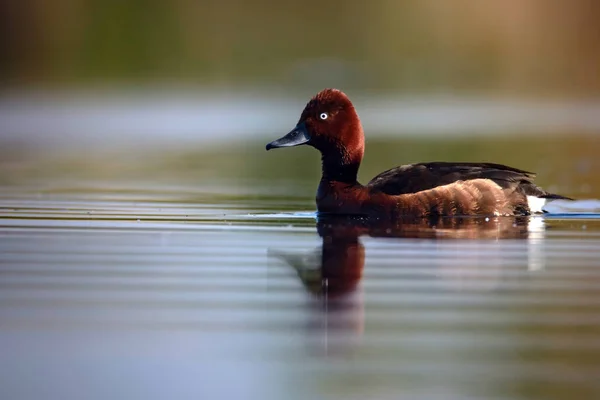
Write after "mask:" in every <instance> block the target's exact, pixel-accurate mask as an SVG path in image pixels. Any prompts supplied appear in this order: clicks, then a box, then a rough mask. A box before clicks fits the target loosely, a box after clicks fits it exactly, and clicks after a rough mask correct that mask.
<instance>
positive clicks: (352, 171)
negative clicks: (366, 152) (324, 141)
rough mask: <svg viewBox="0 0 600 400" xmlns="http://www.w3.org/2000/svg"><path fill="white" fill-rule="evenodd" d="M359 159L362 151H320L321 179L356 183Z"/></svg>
mask: <svg viewBox="0 0 600 400" xmlns="http://www.w3.org/2000/svg"><path fill="white" fill-rule="evenodd" d="M361 160H362V152H361V154H360V155H352V154H348V153H347V152H344V151H339V152H326V153H322V154H321V162H322V177H321V179H322V180H327V181H335V182H343V183H348V184H356V183H358V181H357V177H358V168H359V167H360V162H361Z"/></svg>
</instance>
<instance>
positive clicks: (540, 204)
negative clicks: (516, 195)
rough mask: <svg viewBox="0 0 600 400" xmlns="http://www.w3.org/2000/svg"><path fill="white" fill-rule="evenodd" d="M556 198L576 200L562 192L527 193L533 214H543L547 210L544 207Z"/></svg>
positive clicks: (528, 203) (530, 210)
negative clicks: (537, 194) (563, 194)
mask: <svg viewBox="0 0 600 400" xmlns="http://www.w3.org/2000/svg"><path fill="white" fill-rule="evenodd" d="M554 200H574V199H572V198H570V197H566V196H561V195H560V194H553V193H544V194H542V195H539V196H536V195H527V205H528V206H529V212H531V213H532V214H542V213H545V212H546V211H545V210H544V207H545V206H546V204H548V203H550V202H552V201H554Z"/></svg>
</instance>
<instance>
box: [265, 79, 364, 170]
mask: <svg viewBox="0 0 600 400" xmlns="http://www.w3.org/2000/svg"><path fill="white" fill-rule="evenodd" d="M301 144H307V145H309V146H312V147H314V148H316V149H317V150H319V151H321V153H322V154H323V156H324V157H327V156H339V162H340V163H342V164H346V163H351V162H352V163H360V161H361V160H362V156H363V152H364V135H363V130H362V126H361V124H360V120H359V118H358V114H357V113H356V110H355V109H354V106H353V105H352V102H351V101H350V99H348V96H346V95H345V94H344V93H343V92H342V91H340V90H337V89H325V90H322V91H321V92H319V93H318V94H317V95H316V96H314V97H313V98H312V99H311V100H310V101H309V102H308V104H306V107H304V110H303V111H302V115H301V116H300V120H299V121H298V124H297V125H296V127H295V128H294V129H292V131H291V132H289V133H288V134H287V135H285V136H284V137H282V138H280V139H277V140H275V141H273V142H271V143H269V144H267V150H270V149H273V148H279V147H291V146H298V145H301ZM336 158H337V157H336Z"/></svg>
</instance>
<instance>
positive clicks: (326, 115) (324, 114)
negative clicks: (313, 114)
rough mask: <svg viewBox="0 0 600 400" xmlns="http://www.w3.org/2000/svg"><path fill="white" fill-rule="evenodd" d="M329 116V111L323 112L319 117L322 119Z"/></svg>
mask: <svg viewBox="0 0 600 400" xmlns="http://www.w3.org/2000/svg"><path fill="white" fill-rule="evenodd" d="M328 117H329V114H327V113H321V115H319V118H321V119H327V118H328Z"/></svg>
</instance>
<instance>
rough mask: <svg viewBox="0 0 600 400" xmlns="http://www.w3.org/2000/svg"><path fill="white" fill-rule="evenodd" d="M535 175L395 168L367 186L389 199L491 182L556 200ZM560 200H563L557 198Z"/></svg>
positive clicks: (476, 167) (443, 165) (472, 166)
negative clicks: (536, 181) (453, 185)
mask: <svg viewBox="0 0 600 400" xmlns="http://www.w3.org/2000/svg"><path fill="white" fill-rule="evenodd" d="M534 177H535V174H534V173H532V172H528V171H524V170H521V169H517V168H512V167H507V166H506V165H501V164H493V163H465V162H463V163H450V162H430V163H418V164H409V165H402V166H400V167H396V168H392V169H390V170H387V171H385V172H382V173H381V174H379V175H377V176H376V177H375V178H373V179H371V181H370V182H369V183H368V184H367V186H368V187H369V188H370V189H372V190H376V191H381V192H384V193H386V194H390V195H397V194H404V193H416V192H420V191H421V190H427V189H432V188H434V187H437V186H442V185H447V184H449V183H452V182H456V181H466V180H470V179H490V180H492V181H494V182H496V183H497V184H498V185H500V187H502V188H510V187H512V188H515V189H516V190H519V191H521V192H522V193H523V194H525V195H530V196H538V197H554V196H555V195H551V194H549V193H547V192H545V191H544V190H542V189H541V188H539V187H538V186H536V185H535V184H534V183H533V178H534ZM557 197H561V196H557Z"/></svg>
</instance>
